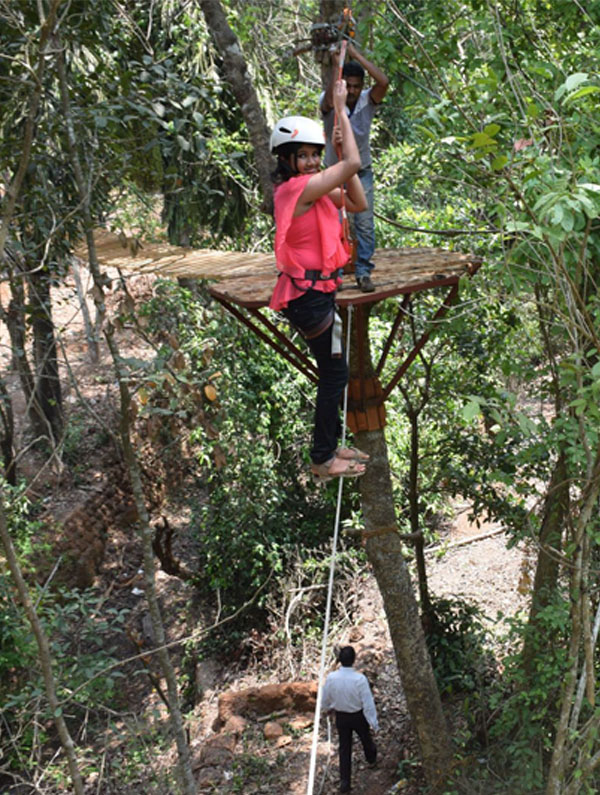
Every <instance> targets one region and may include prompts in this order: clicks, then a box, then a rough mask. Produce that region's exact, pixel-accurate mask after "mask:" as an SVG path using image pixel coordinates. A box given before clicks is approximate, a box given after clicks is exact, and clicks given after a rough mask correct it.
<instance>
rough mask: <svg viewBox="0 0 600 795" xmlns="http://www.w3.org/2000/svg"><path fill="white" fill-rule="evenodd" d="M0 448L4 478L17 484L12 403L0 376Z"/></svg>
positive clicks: (10, 483) (14, 484)
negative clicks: (0, 426) (0, 427)
mask: <svg viewBox="0 0 600 795" xmlns="http://www.w3.org/2000/svg"><path fill="white" fill-rule="evenodd" d="M0 423H1V424H2V429H1V430H0V450H1V451H2V462H3V464H4V478H5V480H6V482H7V483H8V484H9V485H11V486H16V485H17V463H16V460H15V444H14V436H15V424H14V419H13V410H12V403H11V400H10V395H9V394H8V389H7V388H6V384H5V383H4V381H3V379H1V378H0Z"/></svg>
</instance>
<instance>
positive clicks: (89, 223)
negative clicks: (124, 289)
mask: <svg viewBox="0 0 600 795" xmlns="http://www.w3.org/2000/svg"><path fill="white" fill-rule="evenodd" d="M54 43H55V45H56V48H57V56H56V68H57V72H58V79H59V84H60V101H61V106H62V111H63V116H64V122H65V125H66V128H67V147H68V149H69V156H70V158H71V165H72V167H73V173H74V174H75V182H76V184H77V193H78V194H79V199H80V201H81V207H82V212H83V224H84V233H85V240H86V244H87V250H88V262H89V266H90V270H91V271H92V275H93V279H94V289H95V291H96V293H97V295H96V296H95V299H94V305H95V307H96V320H95V323H94V328H93V332H92V334H91V335H90V336H91V339H89V345H88V350H89V352H90V358H91V360H92V361H93V362H97V361H98V360H99V358H100V351H99V348H98V344H99V336H100V330H101V328H102V324H103V322H104V316H105V315H106V307H105V305H104V293H103V292H102V291H101V290H100V291H98V289H97V285H100V284H104V279H103V276H102V273H101V271H100V263H99V262H98V256H97V254H96V241H95V240H94V219H93V218H92V212H91V209H90V192H89V190H88V187H87V184H86V180H85V176H84V173H83V169H82V167H81V161H80V158H79V152H78V151H77V138H76V136H75V127H74V125H73V118H72V113H71V101H70V97H69V84H68V81H67V72H66V68H65V52H64V49H63V48H62V46H61V43H60V39H59V37H58V36H55V37H54Z"/></svg>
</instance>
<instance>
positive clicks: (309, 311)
mask: <svg viewBox="0 0 600 795" xmlns="http://www.w3.org/2000/svg"><path fill="white" fill-rule="evenodd" d="M334 306H335V293H321V292H319V291H318V290H308V291H307V292H306V293H304V295H302V296H300V298H296V299H295V300H294V301H290V303H289V306H288V307H287V308H286V309H284V310H283V314H284V315H285V316H286V317H287V319H288V320H289V321H290V322H291V323H292V324H293V325H294V326H296V327H297V328H298V329H299V330H300V331H301V332H305V333H310V330H311V328H314V327H315V326H317V325H318V324H319V322H320V321H321V320H322V318H323V317H325V316H326V315H327V314H328V313H330V312H331V310H332V309H333V308H334ZM332 330H333V326H330V327H329V328H328V329H327V330H326V331H324V332H323V333H322V334H319V336H318V337H313V338H312V339H307V340H306V344H307V345H308V347H309V348H310V351H311V353H312V355H313V357H314V359H315V361H316V363H317V367H318V372H319V383H318V385H317V403H316V407H315V427H314V432H313V446H312V450H311V451H310V457H311V460H312V461H313V463H315V464H323V463H325V461H328V460H329V459H330V458H331V456H332V455H333V453H334V452H335V449H336V447H337V442H338V439H339V437H340V436H341V433H342V424H341V422H340V400H341V397H342V395H343V393H344V388H345V386H346V384H347V383H348V365H347V364H346V355H345V352H344V351H342V356H341V357H339V356H332V355H331V333H332Z"/></svg>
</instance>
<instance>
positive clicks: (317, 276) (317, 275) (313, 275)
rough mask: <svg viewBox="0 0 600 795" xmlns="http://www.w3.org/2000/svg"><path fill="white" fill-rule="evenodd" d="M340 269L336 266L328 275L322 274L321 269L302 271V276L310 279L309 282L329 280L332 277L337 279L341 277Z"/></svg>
mask: <svg viewBox="0 0 600 795" xmlns="http://www.w3.org/2000/svg"><path fill="white" fill-rule="evenodd" d="M341 275H342V269H341V268H338V269H337V270H334V271H333V272H332V273H330V274H329V276H324V275H323V271H316V270H315V271H304V278H305V279H307V280H309V281H311V282H329V281H331V280H332V279H337V278H338V277H341Z"/></svg>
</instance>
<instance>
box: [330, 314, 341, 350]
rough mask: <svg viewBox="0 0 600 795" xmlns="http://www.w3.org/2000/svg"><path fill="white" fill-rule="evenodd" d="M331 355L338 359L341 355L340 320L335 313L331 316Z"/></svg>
mask: <svg viewBox="0 0 600 795" xmlns="http://www.w3.org/2000/svg"><path fill="white" fill-rule="evenodd" d="M331 355H332V357H334V358H336V359H339V358H340V357H341V355H342V318H341V317H340V316H339V315H338V313H337V311H335V312H334V316H333V328H332V329H331Z"/></svg>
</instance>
